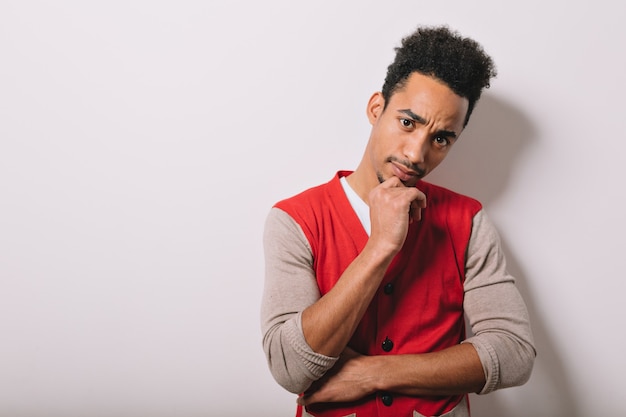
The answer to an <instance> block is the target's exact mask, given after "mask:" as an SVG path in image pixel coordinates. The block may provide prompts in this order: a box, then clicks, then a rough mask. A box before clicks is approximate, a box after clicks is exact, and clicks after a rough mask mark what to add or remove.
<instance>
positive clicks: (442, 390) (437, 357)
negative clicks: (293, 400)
mask: <svg viewBox="0 0 626 417" xmlns="http://www.w3.org/2000/svg"><path fill="white" fill-rule="evenodd" d="M484 384H485V375H484V373H483V368H482V365H481V362H480V359H479V358H478V354H477V353H476V350H475V349H474V348H473V346H472V345H471V344H461V345H456V346H453V347H450V348H448V349H444V350H441V351H438V352H433V353H425V354H405V355H377V356H365V355H359V354H358V353H356V352H354V351H353V350H351V349H349V348H347V349H346V350H345V351H344V352H343V353H342V354H341V358H340V359H339V361H338V362H337V363H336V364H335V366H334V367H333V369H331V370H330V372H328V373H327V374H326V375H324V377H322V379H320V380H318V381H316V382H315V383H314V384H313V385H312V386H311V388H310V389H309V390H308V391H307V392H305V395H304V396H302V397H301V398H300V399H299V400H298V402H299V403H300V404H301V405H308V404H314V403H324V402H346V401H357V400H360V399H362V398H364V397H366V396H368V395H370V394H373V393H376V392H394V393H397V394H403V395H407V396H414V397H417V396H449V395H457V394H465V393H470V392H478V391H480V390H481V389H482V387H483V385H484Z"/></svg>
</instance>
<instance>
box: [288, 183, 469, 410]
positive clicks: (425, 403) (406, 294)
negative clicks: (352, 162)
mask: <svg viewBox="0 0 626 417" xmlns="http://www.w3.org/2000/svg"><path fill="white" fill-rule="evenodd" d="M348 174H350V172H348V171H340V172H338V173H337V175H335V177H334V178H333V179H332V180H331V181H330V182H328V183H326V184H323V185H320V186H318V187H314V188H311V189H309V190H307V191H305V192H303V193H301V194H298V195H296V196H294V197H292V198H290V199H287V200H284V201H281V202H279V203H278V204H276V207H278V208H280V209H282V210H284V211H285V212H287V213H288V214H289V215H290V216H291V217H292V218H293V219H294V220H295V221H296V222H297V223H298V224H299V225H300V227H301V228H302V230H303V232H304V234H305V235H306V237H307V239H308V241H309V244H310V245H311V248H312V251H313V267H314V269H315V276H316V279H317V283H318V286H319V289H320V293H321V294H322V295H324V294H326V293H327V292H328V291H329V290H330V289H331V288H332V287H333V286H334V285H335V283H336V282H337V280H338V279H339V277H340V276H341V274H342V273H343V271H344V270H345V269H346V268H347V267H348V265H349V264H350V263H351V262H352V261H353V260H354V258H355V257H356V256H357V255H358V254H359V253H360V252H361V250H362V249H363V247H364V246H365V243H366V242H367V239H368V236H367V233H366V232H365V230H364V229H363V226H362V225H361V222H360V221H359V219H358V217H357V215H356V213H355V212H354V210H353V209H352V206H351V205H350V202H349V201H348V199H347V197H346V195H345V193H344V190H343V188H342V186H341V183H340V181H339V178H340V177H341V176H346V175H348ZM417 188H419V189H420V190H421V191H422V192H423V193H424V194H426V198H427V202H428V207H427V208H426V209H424V210H422V219H421V221H419V222H413V223H412V224H411V225H410V227H409V231H408V235H407V238H406V241H405V244H404V246H403V248H402V250H401V251H400V252H399V253H398V255H396V257H395V258H394V260H393V261H392V263H391V265H390V266H389V268H388V270H387V272H386V274H385V277H384V278H383V280H382V283H381V285H380V288H379V289H378V292H377V293H376V295H375V296H374V298H373V299H372V302H371V304H370V305H369V307H368V309H367V311H366V313H365V315H364V316H363V319H362V320H361V323H360V324H359V326H358V327H357V329H356V332H355V333H354V335H353V337H352V339H351V340H350V343H349V346H350V347H351V348H353V349H354V350H356V351H357V352H360V353H363V354H366V355H398V354H406V353H425V352H433V351H438V350H441V349H444V348H446V347H449V346H453V345H456V344H459V343H460V342H461V341H462V340H463V339H464V337H465V320H464V316H463V294H464V292H463V281H464V279H465V255H466V249H467V244H468V242H469V237H470V233H471V227H472V218H473V217H474V215H475V214H476V213H477V212H478V211H479V210H480V209H481V205H480V203H479V202H478V201H476V200H473V199H471V198H469V197H465V196H462V195H460V194H457V193H454V192H452V191H449V190H446V189H444V188H441V187H438V186H436V185H433V184H429V183H427V182H424V181H420V182H419V183H418V184H417ZM461 399H462V396H451V397H409V396H403V395H399V394H395V393H378V394H376V395H372V396H371V397H368V398H366V399H364V400H362V401H358V402H355V403H349V404H334V403H333V404H322V405H316V406H315V407H312V408H311V407H309V408H308V409H307V412H308V413H310V414H312V415H315V416H320V417H321V416H324V417H339V416H345V415H349V414H351V413H356V415H357V416H367V417H373V416H389V417H400V416H407V417H408V416H413V410H416V411H418V412H419V413H421V414H423V415H425V416H435V415H440V414H443V413H446V412H448V411H450V410H452V409H453V408H454V406H455V405H456V404H458V402H459V401H460V400H461Z"/></svg>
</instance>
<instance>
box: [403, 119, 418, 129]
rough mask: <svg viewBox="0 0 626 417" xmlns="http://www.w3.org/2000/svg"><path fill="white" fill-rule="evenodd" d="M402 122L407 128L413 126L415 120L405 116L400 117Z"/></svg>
mask: <svg viewBox="0 0 626 417" xmlns="http://www.w3.org/2000/svg"><path fill="white" fill-rule="evenodd" d="M400 124H401V125H402V127H405V128H411V127H413V126H414V125H415V122H414V121H413V120H411V119H405V118H401V119H400Z"/></svg>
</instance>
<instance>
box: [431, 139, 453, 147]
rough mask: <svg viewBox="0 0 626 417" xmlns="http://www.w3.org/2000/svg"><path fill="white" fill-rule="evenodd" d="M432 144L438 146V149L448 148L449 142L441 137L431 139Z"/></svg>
mask: <svg viewBox="0 0 626 417" xmlns="http://www.w3.org/2000/svg"><path fill="white" fill-rule="evenodd" d="M433 142H435V144H436V145H438V146H440V147H442V148H443V147H445V146H448V145H449V144H450V141H449V140H448V138H446V137H443V136H437V137H435V138H434V139H433Z"/></svg>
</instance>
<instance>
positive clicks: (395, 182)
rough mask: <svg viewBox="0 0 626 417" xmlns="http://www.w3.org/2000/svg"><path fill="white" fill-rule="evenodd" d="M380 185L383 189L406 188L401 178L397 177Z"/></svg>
mask: <svg viewBox="0 0 626 417" xmlns="http://www.w3.org/2000/svg"><path fill="white" fill-rule="evenodd" d="M380 185H381V187H383V188H394V187H405V185H404V184H403V183H402V181H400V178H398V177H395V176H393V177H390V178H389V179H387V180H385V181H383V182H382V183H381V184H380Z"/></svg>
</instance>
